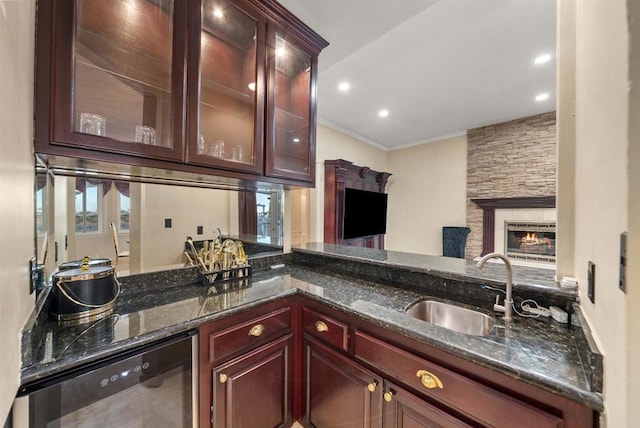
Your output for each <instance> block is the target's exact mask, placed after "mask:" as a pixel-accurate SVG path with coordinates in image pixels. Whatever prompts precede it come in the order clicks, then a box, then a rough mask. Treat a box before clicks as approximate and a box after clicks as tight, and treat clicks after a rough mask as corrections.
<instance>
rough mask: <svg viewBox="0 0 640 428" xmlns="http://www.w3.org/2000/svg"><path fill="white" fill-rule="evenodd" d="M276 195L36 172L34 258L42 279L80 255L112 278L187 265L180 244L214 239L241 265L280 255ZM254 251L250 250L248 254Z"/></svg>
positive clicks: (278, 199) (279, 202) (276, 192)
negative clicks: (240, 248)
mask: <svg viewBox="0 0 640 428" xmlns="http://www.w3.org/2000/svg"><path fill="white" fill-rule="evenodd" d="M282 201H283V191H282V190H280V189H277V190H271V191H269V190H265V191H234V190H220V189H212V188H200V187H189V186H176V185H168V184H152V183H140V182H130V181H126V180H117V179H116V180H113V179H110V178H98V177H96V178H92V177H91V176H86V175H85V176H75V177H74V176H66V175H55V174H53V173H52V172H51V170H47V169H46V168H44V167H42V168H37V170H36V188H35V207H36V212H35V223H36V231H37V233H36V235H37V236H36V237H35V248H36V257H37V260H38V263H39V264H44V265H45V266H46V270H47V272H48V273H49V274H51V273H52V272H54V271H55V269H56V267H57V266H58V265H59V264H60V263H63V262H67V261H71V260H79V259H82V258H83V257H85V256H88V257H91V258H107V259H111V260H112V263H113V264H114V265H115V266H116V272H117V273H118V275H119V276H125V275H129V274H135V273H142V272H150V271H157V270H163V269H168V268H176V267H181V266H188V262H189V258H188V257H187V256H186V255H185V240H186V239H187V237H191V238H192V239H193V241H195V242H198V241H211V240H214V239H215V238H216V237H218V236H219V235H221V236H223V237H229V238H234V239H240V240H242V241H243V242H244V243H246V247H247V249H248V251H247V254H248V256H249V258H250V259H251V258H253V257H260V256H265V255H273V254H277V253H281V252H282V215H283V214H282V212H283V208H282ZM254 250H255V251H254Z"/></svg>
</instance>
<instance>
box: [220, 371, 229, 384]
mask: <svg viewBox="0 0 640 428" xmlns="http://www.w3.org/2000/svg"><path fill="white" fill-rule="evenodd" d="M227 379H228V377H227V375H226V374H224V373H220V376H218V380H219V381H220V383H226V382H227Z"/></svg>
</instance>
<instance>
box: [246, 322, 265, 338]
mask: <svg viewBox="0 0 640 428" xmlns="http://www.w3.org/2000/svg"><path fill="white" fill-rule="evenodd" d="M263 332H264V325H262V324H256V325H254V326H253V327H251V330H249V336H254V337H258V336H260V335H261V334H262V333H263Z"/></svg>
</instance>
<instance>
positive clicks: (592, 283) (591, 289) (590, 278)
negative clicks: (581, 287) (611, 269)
mask: <svg viewBox="0 0 640 428" xmlns="http://www.w3.org/2000/svg"><path fill="white" fill-rule="evenodd" d="M587 295H588V296H589V300H591V303H596V265H595V264H594V263H593V262H591V261H590V262H589V268H588V270H587Z"/></svg>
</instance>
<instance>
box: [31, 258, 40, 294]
mask: <svg viewBox="0 0 640 428" xmlns="http://www.w3.org/2000/svg"><path fill="white" fill-rule="evenodd" d="M36 266H37V263H36V258H35V257H31V258H30V259H29V274H30V275H31V276H30V278H29V294H31V293H33V292H34V291H36V284H37V282H38V270H37V268H36Z"/></svg>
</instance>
